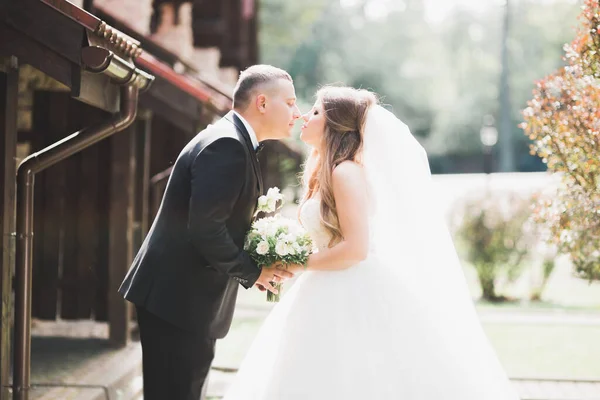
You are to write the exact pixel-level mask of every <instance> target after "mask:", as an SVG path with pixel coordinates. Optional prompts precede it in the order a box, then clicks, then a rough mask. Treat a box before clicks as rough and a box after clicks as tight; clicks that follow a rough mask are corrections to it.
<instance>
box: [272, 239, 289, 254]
mask: <svg viewBox="0 0 600 400" xmlns="http://www.w3.org/2000/svg"><path fill="white" fill-rule="evenodd" d="M275 252H276V253H277V254H278V255H280V256H282V257H283V256H287V255H288V246H287V245H286V244H285V242H283V241H278V242H277V245H276V246H275Z"/></svg>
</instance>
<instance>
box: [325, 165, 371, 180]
mask: <svg viewBox="0 0 600 400" xmlns="http://www.w3.org/2000/svg"><path fill="white" fill-rule="evenodd" d="M332 179H333V182H334V185H335V184H336V181H337V183H341V184H347V183H350V182H352V183H356V184H361V183H363V182H364V180H365V176H364V170H363V166H362V165H360V164H359V163H356V162H354V161H343V162H341V163H340V164H338V165H337V166H336V167H335V168H334V170H333V173H332Z"/></svg>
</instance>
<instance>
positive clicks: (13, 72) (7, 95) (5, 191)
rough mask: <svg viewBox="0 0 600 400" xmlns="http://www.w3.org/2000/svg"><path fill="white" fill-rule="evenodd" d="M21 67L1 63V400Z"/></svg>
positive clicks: (7, 355)
mask: <svg viewBox="0 0 600 400" xmlns="http://www.w3.org/2000/svg"><path fill="white" fill-rule="evenodd" d="M18 86H19V66H18V62H17V59H16V58H15V57H9V58H6V59H2V60H0V130H1V131H2V132H1V133H2V140H0V154H2V156H3V157H2V160H3V162H2V170H1V172H0V190H2V197H1V198H0V210H1V212H2V215H1V216H0V225H1V228H2V248H0V252H1V255H2V256H1V260H2V273H1V274H0V280H1V282H0V299H1V301H2V316H1V321H0V380H1V381H0V384H1V385H2V386H1V390H0V400H8V399H9V396H10V393H9V391H8V389H9V386H10V382H9V374H10V365H11V351H10V349H11V314H12V307H13V305H12V277H13V264H14V249H15V247H14V245H15V242H14V240H15V238H14V236H13V232H14V231H15V189H16V184H15V176H16V161H15V160H16V156H17V101H18V94H19V88H18Z"/></svg>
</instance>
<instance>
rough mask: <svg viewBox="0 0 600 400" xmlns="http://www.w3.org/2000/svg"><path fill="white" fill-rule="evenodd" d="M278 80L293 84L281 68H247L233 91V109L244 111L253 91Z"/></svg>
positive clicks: (267, 66) (263, 65) (268, 66)
mask: <svg viewBox="0 0 600 400" xmlns="http://www.w3.org/2000/svg"><path fill="white" fill-rule="evenodd" d="M279 79H285V80H288V81H290V82H293V80H292V77H291V76H290V74H288V73H287V72H286V71H284V70H282V69H281V68H277V67H274V66H272V65H267V64H258V65H253V66H251V67H248V68H247V69H245V70H244V71H242V72H241V73H240V77H239V78H238V81H237V84H236V85H235V89H234V90H233V108H235V109H238V110H245V109H246V108H247V107H248V106H249V105H250V97H251V96H252V92H253V91H254V90H255V89H257V88H259V87H260V86H262V85H264V84H268V83H272V82H275V81H277V80H279Z"/></svg>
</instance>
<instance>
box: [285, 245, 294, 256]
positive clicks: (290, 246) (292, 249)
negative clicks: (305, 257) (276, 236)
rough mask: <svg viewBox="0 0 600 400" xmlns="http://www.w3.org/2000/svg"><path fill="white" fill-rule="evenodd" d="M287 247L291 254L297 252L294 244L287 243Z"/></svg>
mask: <svg viewBox="0 0 600 400" xmlns="http://www.w3.org/2000/svg"><path fill="white" fill-rule="evenodd" d="M285 247H286V250H287V252H288V254H291V255H294V254H296V248H295V247H294V245H292V244H289V243H288V244H286V245H285Z"/></svg>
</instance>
